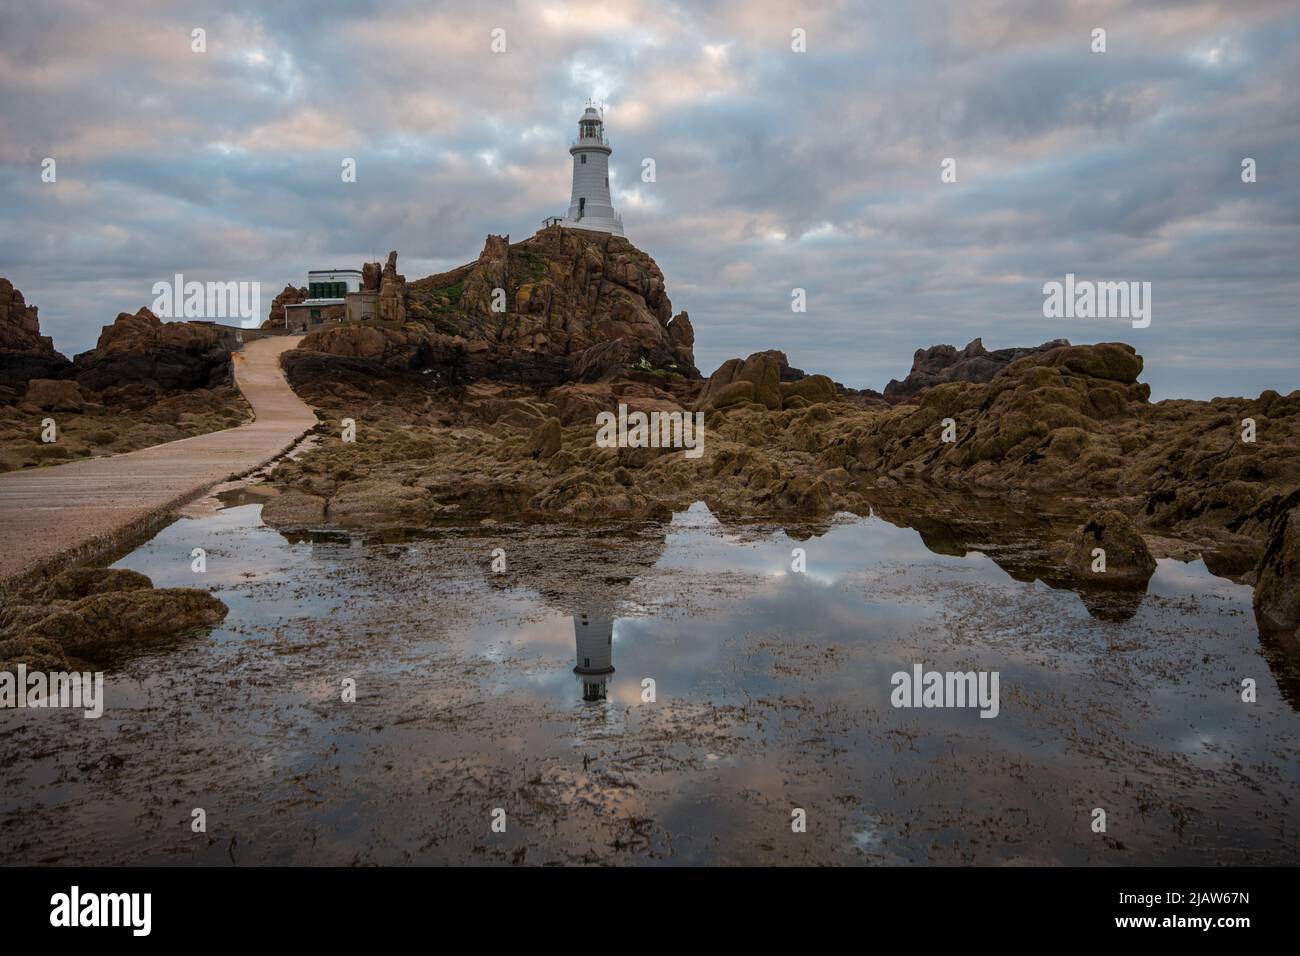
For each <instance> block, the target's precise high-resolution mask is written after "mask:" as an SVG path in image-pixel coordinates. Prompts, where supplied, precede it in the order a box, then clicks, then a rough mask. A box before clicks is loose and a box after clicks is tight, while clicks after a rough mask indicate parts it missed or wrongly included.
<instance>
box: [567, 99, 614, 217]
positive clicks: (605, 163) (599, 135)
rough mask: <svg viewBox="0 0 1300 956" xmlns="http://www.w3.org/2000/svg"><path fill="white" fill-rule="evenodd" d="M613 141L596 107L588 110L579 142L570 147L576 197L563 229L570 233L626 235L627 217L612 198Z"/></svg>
mask: <svg viewBox="0 0 1300 956" xmlns="http://www.w3.org/2000/svg"><path fill="white" fill-rule="evenodd" d="M612 152H613V150H612V149H611V148H610V145H609V140H608V139H607V138H606V137H605V120H604V118H603V117H602V116H601V115H600V111H599V110H597V109H596V107H594V106H588V107H587V108H586V109H585V110H584V111H583V113H582V118H581V119H579V120H578V138H577V139H575V140H574V141H573V144H572V145H571V146H570V147H569V155H570V156H572V157H573V193H572V195H571V197H570V199H569V212H568V215H566V216H565V217H564V220H563V222H562V223H561V225H564V226H567V227H569V228H570V229H591V230H593V231H595V232H612V233H613V234H614V235H616V236H621V235H623V217H622V216H620V215H619V214H618V213H616V212H615V211H614V206H613V203H611V202H610V198H609V154H610V153H612Z"/></svg>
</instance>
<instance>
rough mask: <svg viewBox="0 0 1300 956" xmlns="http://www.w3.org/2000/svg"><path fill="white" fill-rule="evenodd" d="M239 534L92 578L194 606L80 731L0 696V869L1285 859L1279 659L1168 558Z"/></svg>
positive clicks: (962, 541) (751, 533)
mask: <svg viewBox="0 0 1300 956" xmlns="http://www.w3.org/2000/svg"><path fill="white" fill-rule="evenodd" d="M259 513H260V505H259V504H256V503H249V504H234V505H232V506H229V507H226V508H224V509H222V510H219V511H216V512H215V513H212V514H205V515H202V516H200V517H187V518H182V519H180V520H178V521H177V522H175V523H174V524H172V525H171V526H169V527H167V528H166V529H164V530H163V531H161V532H160V533H159V534H158V535H157V536H156V537H154V538H153V539H152V540H151V541H149V542H148V543H146V544H144V545H143V546H141V547H139V548H137V549H136V550H134V551H133V552H131V553H130V554H128V555H126V556H125V557H123V558H122V559H121V560H120V561H118V562H117V564H116V565H115V566H118V567H126V568H132V569H134V570H138V571H142V572H144V573H145V574H148V575H149V576H150V577H152V578H153V580H154V583H155V584H156V585H157V586H159V587H180V586H201V587H207V588H209V589H211V590H212V591H213V593H215V594H216V595H217V596H218V597H220V598H221V599H222V600H223V601H225V602H226V604H227V605H229V607H230V614H229V616H228V617H227V619H226V621H225V622H224V624H223V625H222V626H221V627H219V628H217V629H215V630H214V631H212V632H211V633H207V634H203V635H199V636H193V637H189V638H186V639H184V640H181V641H179V642H174V643H171V644H168V645H165V646H155V647H150V648H146V649H142V650H140V651H137V652H136V653H134V654H132V655H131V656H129V657H128V658H125V659H122V660H120V661H117V662H114V664H113V665H112V667H111V668H110V669H109V670H108V674H107V678H106V682H105V696H106V706H105V714H104V716H103V718H101V719H99V720H86V719H83V718H82V716H81V714H80V712H67V711H4V712H0V768H2V776H0V839H2V841H3V845H4V847H5V853H4V860H5V862H7V863H38V864H40V863H110V864H129V863H204V864H229V863H231V862H234V863H239V864H246V863H312V864H352V863H356V864H374V863H388V864H400V863H485V864H488V863H528V864H544V863H598V864H605V863H613V864H686V863H691V864H699V863H724V864H727V863H735V864H778V863H781V864H804V863H831V864H994V865H996V864H1025V863H1030V864H1106V865H1130V864H1191V863H1204V864H1209V863H1214V864H1220V863H1221V864H1277V863H1287V864H1294V863H1296V862H1297V861H1298V860H1300V835H1298V834H1300V809H1297V808H1298V807H1300V762H1298V761H1297V744H1296V741H1297V740H1300V714H1298V713H1297V709H1296V708H1297V699H1298V697H1297V691H1296V688H1297V679H1296V673H1297V672H1296V668H1295V657H1294V654H1293V649H1291V648H1289V647H1278V646H1276V645H1274V644H1271V643H1269V642H1264V643H1261V639H1260V636H1259V633H1258V631H1257V629H1256V626H1255V619H1254V615H1253V613H1252V610H1251V590H1250V588H1249V587H1245V586H1242V585H1239V584H1235V583H1233V582H1232V581H1229V580H1227V579H1225V578H1221V577H1216V576H1215V575H1214V574H1212V573H1211V572H1210V571H1209V570H1207V568H1206V566H1205V564H1204V563H1202V562H1201V561H1194V562H1191V563H1182V562H1178V561H1174V560H1169V559H1165V560H1161V561H1160V563H1159V567H1158V569H1157V571H1156V573H1155V576H1154V577H1153V578H1152V580H1151V582H1150V585H1149V587H1148V588H1147V590H1146V592H1145V594H1141V593H1139V594H1134V595H1130V596H1127V597H1123V598H1115V597H1113V596H1103V597H1101V598H1099V597H1097V596H1096V595H1089V594H1084V595H1080V594H1079V593H1076V592H1075V591H1072V590H1069V589H1067V588H1065V587H1060V586H1057V587H1053V586H1051V585H1049V584H1048V583H1044V582H1045V581H1054V578H1053V577H1052V575H1051V574H1050V573H1048V572H1044V573H1042V574H1039V573H1038V572H1036V571H1035V570H1034V568H1035V564H1034V555H1035V554H1036V553H1037V552H1036V550H1035V541H1034V536H1035V531H1034V525H1033V521H1032V520H1031V519H1028V518H1026V519H1025V520H1024V521H1022V522H1021V523H1020V524H1015V523H1014V522H1012V523H1011V524H1010V525H1007V523H1006V522H1001V523H998V524H997V526H994V525H993V524H986V525H983V526H980V525H976V526H975V527H976V530H975V531H971V530H970V528H971V526H970V525H969V524H967V525H964V526H963V528H964V529H965V530H964V531H963V532H962V533H949V531H936V528H935V526H934V520H935V519H934V516H933V515H926V516H917V517H916V519H915V520H914V521H910V522H909V521H900V520H899V519H898V517H897V516H896V515H892V516H891V520H892V522H893V523H891V522H890V521H886V520H884V519H882V518H880V517H876V516H872V517H867V518H861V517H854V516H849V515H842V516H839V517H837V518H836V519H835V520H833V521H830V522H824V523H823V524H822V525H821V526H819V527H816V528H790V529H783V528H780V527H774V526H771V525H752V524H741V525H734V526H731V525H728V526H724V525H722V524H720V523H719V522H718V521H717V520H715V519H714V517H713V516H712V515H710V514H709V513H708V511H707V510H706V509H705V508H704V507H703V506H702V505H696V506H695V507H693V508H691V509H690V510H689V511H687V512H684V513H682V514H679V515H677V516H675V517H674V518H673V520H672V521H671V522H670V523H668V524H664V525H642V526H637V527H635V528H610V529H600V530H592V529H577V528H571V529H564V528H552V527H547V528H534V527H518V526H507V525H501V526H494V527H486V528H485V527H472V528H450V527H449V528H442V529H435V530H429V531H423V532H420V533H402V534H399V533H387V534H381V533H373V534H344V533H340V532H321V533H312V534H282V533H279V532H276V531H274V530H271V529H269V528H267V527H265V526H263V525H262V524H261V521H260V518H259ZM908 523H911V524H912V525H913V526H915V527H922V528H923V529H924V534H923V533H922V532H919V531H917V530H913V527H908V526H907V524H908ZM985 532H987V533H985ZM985 539H986V540H985ZM194 548H203V549H204V550H205V551H206V555H207V557H206V562H207V569H206V571H205V572H203V573H202V574H196V573H195V572H194V571H193V570H192V569H191V552H192V549H194ZM497 549H500V550H499V551H498V550H497ZM795 549H801V551H802V554H803V560H804V561H805V562H806V570H805V571H803V572H802V573H799V572H795V571H793V570H792V562H794V561H795V560H796V558H797V555H796V554H795ZM940 552H942V553H940ZM494 560H495V561H496V566H497V568H500V567H501V562H502V560H504V570H494ZM1057 583H1058V584H1059V582H1057ZM915 664H921V665H923V666H924V668H925V669H927V670H939V671H962V672H965V671H976V672H981V671H982V672H989V671H997V672H998V674H999V688H1000V700H999V711H998V715H997V716H996V717H995V718H993V719H985V718H981V717H980V716H979V711H978V710H977V709H974V708H925V709H899V708H895V707H894V706H892V705H891V699H890V695H891V691H892V689H893V688H892V685H891V676H892V675H893V674H894V673H895V672H899V671H902V672H907V673H909V674H910V673H911V671H912V668H913V666H914V665H915ZM1246 678H1250V679H1253V680H1254V681H1255V682H1256V686H1257V699H1256V700H1255V702H1253V703H1246V702H1243V701H1242V699H1241V686H1242V681H1243V679H1246ZM345 681H355V688H356V700H355V702H354V703H349V702H345V701H344V700H343V696H344V693H343V690H344V686H345ZM647 681H652V682H653V685H652V686H653V691H654V693H653V697H654V699H653V701H650V700H648V699H647V698H648V697H649V696H650V694H649V688H650V687H651V685H650V684H648V683H647ZM197 808H201V809H202V810H203V811H204V812H205V814H206V828H207V829H206V833H195V832H193V830H192V826H191V821H192V819H193V812H194V810H195V809H197ZM1097 808H1100V809H1103V810H1104V811H1105V814H1106V831H1105V832H1104V833H1098V832H1094V829H1093V821H1094V816H1095V815H1094V810H1095V809H1097ZM498 809H499V810H503V811H504V819H505V832H504V833H501V832H494V830H493V829H492V822H493V819H494V811H496V810H498ZM795 810H802V811H804V815H805V817H806V832H793V830H792V820H793V819H794V817H793V816H792V814H793V812H794V811H795ZM498 817H499V814H498Z"/></svg>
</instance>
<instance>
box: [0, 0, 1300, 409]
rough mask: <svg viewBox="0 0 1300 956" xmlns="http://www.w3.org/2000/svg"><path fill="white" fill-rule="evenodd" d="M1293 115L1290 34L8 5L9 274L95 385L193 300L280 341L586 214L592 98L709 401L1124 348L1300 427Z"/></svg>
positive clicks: (2, 31) (859, 10) (872, 20)
mask: <svg viewBox="0 0 1300 956" xmlns="http://www.w3.org/2000/svg"><path fill="white" fill-rule="evenodd" d="M195 28H202V29H203V30H204V31H206V45H207V50H206V52H204V53H195V52H193V51H192V49H191V46H192V43H191V36H192V31H193V30H194V29H195ZM498 28H499V29H503V30H504V31H505V41H506V50H505V52H502V53H494V52H493V51H492V49H491V44H492V32H493V30H494V29H498ZM1096 28H1102V29H1104V30H1105V31H1106V52H1105V53H1094V52H1093V51H1092V49H1091V47H1092V45H1093V38H1092V34H1093V30H1094V29H1096ZM795 29H801V30H803V31H805V34H806V38H807V39H806V47H807V49H806V52H802V53H800V52H794V51H793V50H792V49H791V43H792V40H791V38H792V31H793V30H795ZM1298 85H1300V9H1298V8H1297V5H1296V4H1295V3H1294V2H1293V0H1287V2H1267V0H1252V2H1241V0H1224V2H1221V3H1212V2H1203V3H1198V2H1186V3H1182V2H1179V3H1174V2H1147V3H1127V2H1107V0H1098V2H1091V3H1090V2H1082V0H1076V2H1069V3H1054V2H1047V0H1007V2H992V0H952V2H926V0H911V2H881V3H870V2H856V3H834V2H826V3H808V4H785V3H776V2H768V0H719V2H704V3H696V2H692V3H683V4H673V3H658V2H654V0H629V2H624V0H594V2H589V3H588V2H582V3H563V2H558V0H557V2H548V0H535V2H528V3H519V4H509V3H493V2H490V0H466V2H463V3H404V2H401V0H385V2H382V3H379V2H373V3H372V2H366V0H337V2H318V3H310V4H309V3H305V2H293V0H278V2H275V3H263V2H256V3H252V2H250V3H238V2H234V3H225V4H217V3H197V2H195V3H190V2H184V0H181V2H165V3H164V2H157V3H149V2H142V0H114V2H113V3H107V2H88V0H80V2H78V0H42V2H41V3H25V4H18V3H7V4H4V5H3V7H0V90H2V91H3V96H0V126H2V127H3V134H2V135H0V207H2V208H3V210H4V215H3V217H0V275H3V276H5V277H7V278H9V279H10V280H12V281H13V282H14V284H15V285H16V286H18V287H19V288H20V289H21V290H23V292H24V293H25V294H26V296H27V299H28V301H29V302H31V303H33V304H36V305H38V306H39V307H40V310H41V319H42V324H43V326H44V329H45V331H46V332H47V333H48V334H52V335H53V336H54V339H55V344H56V346H57V347H59V348H60V349H61V350H62V351H64V352H65V353H68V354H72V353H75V352H78V351H82V350H84V349H86V348H89V347H90V346H92V345H93V344H94V341H95V338H96V336H97V334H98V331H99V328H100V326H102V325H104V324H105V323H108V322H111V321H112V319H113V317H114V316H115V315H116V314H117V313H118V312H120V311H135V310H136V309H137V308H139V307H140V306H141V305H147V304H149V303H150V302H151V301H152V298H153V296H152V292H151V289H152V286H153V283H154V282H156V281H159V280H164V279H169V278H170V277H171V276H172V275H173V274H174V273H176V272H182V273H184V275H185V277H186V278H187V279H196V280H199V281H208V280H220V281H232V280H248V281H260V282H261V283H262V286H263V289H264V300H263V308H264V309H265V308H266V307H267V306H268V305H269V302H270V297H271V296H272V295H274V293H275V291H277V290H279V289H280V288H282V287H283V285H284V284H285V283H286V282H289V281H291V282H293V283H294V284H295V285H298V284H304V283H305V281H306V275H305V273H306V271H307V270H308V269H309V268H318V267H354V268H355V267H357V266H358V265H359V264H360V262H361V261H363V260H369V259H377V258H381V257H382V256H383V255H385V254H386V253H387V252H388V250H390V249H397V250H398V251H399V254H400V260H399V266H400V268H401V271H403V272H404V273H405V274H406V276H407V277H408V278H416V277H418V276H422V275H426V274H429V273H431V272H435V271H441V270H443V269H446V268H450V267H451V266H454V265H458V264H460V263H462V262H465V261H468V260H471V259H473V258H474V257H476V256H477V254H478V252H479V250H480V249H481V248H482V245H483V239H484V236H485V235H487V234H488V233H489V232H492V233H508V234H509V235H510V236H511V238H512V239H520V238H523V237H526V236H528V235H531V234H532V232H534V231H535V230H536V229H537V228H538V227H539V225H540V222H541V220H542V218H543V217H545V216H548V215H555V214H560V213H563V211H564V209H565V207H566V206H567V203H568V198H569V180H570V175H571V167H570V162H571V161H570V157H569V155H568V152H567V146H568V142H569V140H570V138H571V137H572V136H573V135H574V133H575V132H576V121H577V117H578V115H579V114H580V113H581V111H582V108H583V106H584V105H585V104H586V101H587V99H588V98H589V97H594V98H596V99H597V100H599V101H600V102H603V103H605V104H606V106H607V113H606V117H607V122H608V127H609V133H610V137H611V139H612V141H613V145H614V154H613V156H612V157H611V181H612V186H613V187H614V201H615V206H616V207H617V208H618V209H619V211H620V212H621V213H622V215H623V219H624V224H625V227H626V229H627V234H628V237H629V238H630V239H631V240H632V241H633V242H634V243H636V244H637V245H638V246H639V247H640V248H642V249H644V250H645V251H646V252H648V253H650V254H651V255H652V256H654V257H655V259H656V260H657V261H658V262H659V265H660V266H661V267H662V269H663V271H664V274H665V276H666V277H667V282H668V291H669V294H670V296H671V297H672V300H673V303H674V306H675V308H676V309H679V310H680V309H686V310H688V311H689V312H690V314H691V319H692V321H693V323H694V325H695V329H696V336H697V340H696V356H697V364H698V365H699V366H700V368H701V369H702V370H703V371H704V372H705V373H706V374H707V373H708V372H710V371H712V370H713V369H714V368H715V367H716V366H717V365H718V364H720V363H721V362H722V361H723V360H725V359H727V358H729V357H731V356H736V355H746V354H748V353H749V352H752V351H756V350H758V349H762V348H780V349H784V350H785V351H786V352H787V353H788V355H789V356H790V360H791V362H792V363H793V364H795V365H797V366H800V367H802V368H804V369H807V370H809V371H823V372H827V373H829V374H831V375H833V376H834V377H835V378H836V379H838V380H840V381H842V382H845V383H846V384H849V385H854V386H860V387H863V386H866V387H875V388H879V387H881V386H883V385H884V383H885V382H886V381H887V380H888V379H889V378H890V377H902V376H903V375H904V374H905V373H906V371H907V370H908V368H909V367H910V365H911V358H912V353H913V351H914V350H915V349H916V348H917V347H919V346H927V345H932V344H934V343H938V342H947V343H951V344H954V345H957V346H959V347H960V346H962V345H964V344H965V343H966V342H967V341H969V340H970V339H972V338H974V337H976V336H982V337H983V339H984V343H985V345H986V346H988V347H989V348H1001V347H1005V346H1010V345H1031V344H1037V343H1039V342H1042V341H1045V340H1047V339H1051V338H1057V337H1066V338H1069V339H1070V340H1071V341H1076V342H1093V341H1114V340H1121V341H1128V342H1131V343H1132V344H1133V345H1135V346H1136V347H1137V349H1138V350H1139V351H1140V352H1141V353H1142V354H1143V355H1145V356H1146V359H1147V372H1146V373H1145V376H1144V378H1145V379H1146V380H1147V381H1149V382H1151V383H1152V386H1153V389H1154V391H1155V397H1157V398H1164V397H1184V396H1186V397H1210V396H1212V395H1216V394H1250V395H1254V394H1257V393H1258V392H1259V391H1260V390H1261V389H1263V388H1268V387H1272V388H1277V389H1278V390H1280V391H1290V390H1292V389H1294V388H1297V387H1300V335H1298V334H1297V324H1298V323H1297V311H1296V309H1297V297H1298V294H1300V185H1297V174H1298V173H1300V96H1298V95H1297V92H1296V89H1297V86H1298ZM46 157H51V158H54V159H55V161H56V163H57V166H56V170H57V181H56V182H54V183H44V182H42V180H41V164H42V160H43V159H44V158H46ZM344 157H352V158H355V159H356V163H357V181H356V182H355V183H344V182H342V177H341V176H340V169H341V162H342V160H343V158H344ZM646 157H650V158H653V159H654V160H655V164H656V171H657V181H656V182H654V183H645V182H642V181H641V168H642V160H643V158H646ZM946 157H952V158H954V159H955V160H956V164H957V166H956V170H957V182H955V183H943V182H941V181H940V165H941V162H942V161H943V159H944V158H946ZM1245 157H1250V158H1252V159H1254V160H1255V161H1256V164H1257V170H1258V172H1257V176H1258V181H1257V182H1255V183H1252V184H1247V183H1243V182H1242V178H1241V163H1242V160H1243V158H1245ZM1066 273H1074V274H1075V275H1077V276H1079V277H1080V278H1089V279H1096V280H1136V281H1149V282H1151V283H1152V286H1153V299H1154V303H1153V304H1154V308H1153V317H1152V322H1151V325H1150V327H1149V328H1146V329H1134V328H1132V327H1131V325H1130V323H1128V322H1126V321H1114V320H1100V319H1091V320H1085V319H1064V318H1063V319H1047V318H1044V317H1043V312H1042V305H1043V292H1042V287H1043V284H1044V283H1045V282H1048V281H1052V280H1061V279H1063V278H1064V276H1065V274H1066ZM794 288H803V289H805V290H806V293H807V312H806V313H802V314H798V313H794V312H792V311H791V290H792V289H794Z"/></svg>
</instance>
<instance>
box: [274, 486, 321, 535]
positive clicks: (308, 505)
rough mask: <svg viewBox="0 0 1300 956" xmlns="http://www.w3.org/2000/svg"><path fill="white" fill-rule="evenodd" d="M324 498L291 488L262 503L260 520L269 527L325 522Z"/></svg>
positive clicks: (303, 525)
mask: <svg viewBox="0 0 1300 956" xmlns="http://www.w3.org/2000/svg"><path fill="white" fill-rule="evenodd" d="M325 508H326V499H325V498H323V497H321V496H320V495H313V494H308V493H306V492H303V491H299V490H297V489H294V488H291V489H289V490H287V491H284V492H281V493H280V494H278V495H276V496H275V497H274V498H272V499H271V500H270V501H268V502H267V503H266V504H264V505H262V522H263V524H265V525H267V526H268V527H271V528H310V527H315V526H318V525H322V524H324V523H325Z"/></svg>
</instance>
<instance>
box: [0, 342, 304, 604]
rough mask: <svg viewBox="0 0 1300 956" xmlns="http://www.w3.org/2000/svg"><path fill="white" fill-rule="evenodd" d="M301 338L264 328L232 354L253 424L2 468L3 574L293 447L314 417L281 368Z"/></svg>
mask: <svg viewBox="0 0 1300 956" xmlns="http://www.w3.org/2000/svg"><path fill="white" fill-rule="evenodd" d="M301 338H302V337H301V336H268V337H267V338H262V339H257V340H255V341H253V342H250V343H248V344H247V345H246V346H244V349H243V351H241V352H235V353H233V364H234V369H235V382H236V384H237V385H238V386H239V390H240V391H241V392H243V394H244V398H246V399H247V400H248V403H249V405H251V406H252V407H253V414H254V420H253V421H251V422H249V423H247V424H244V425H240V426H238V427H237V428H227V429H225V430H224V431H219V432H209V433H208V434H206V435H196V436H194V437H193V438H183V439H181V440H180V441H174V442H168V443H167V444H165V445H155V446H153V447H152V448H142V449H140V450H139V451H133V452H128V453H126V454H123V455H113V456H110V457H106V458H90V459H83V460H81V461H73V462H68V463H67V464H65V465H55V466H51V467H46V468H36V469H32V470H30V471H16V472H9V473H7V474H2V475H0V582H7V581H10V580H13V579H15V578H25V577H28V576H31V575H33V574H39V573H41V572H42V571H43V570H45V569H51V568H57V567H59V566H61V565H63V564H65V563H68V562H71V561H76V560H78V559H87V558H93V557H95V556H97V555H98V554H100V553H102V552H105V551H108V550H111V549H112V548H113V547H115V546H117V545H120V544H122V543H124V542H126V541H127V540H128V539H130V538H131V537H133V536H134V535H137V534H142V533H145V532H147V531H148V530H150V528H151V527H154V526H157V525H159V524H161V523H162V522H164V521H165V520H166V519H167V518H168V516H169V515H170V514H171V513H172V512H173V511H174V510H175V509H176V508H178V507H180V506H181V505H183V504H185V503H186V502H187V501H189V500H191V499H193V498H196V497H198V496H199V495H201V494H202V493H203V492H205V491H206V490H207V489H209V488H211V487H212V486H213V485H216V484H218V483H220V482H222V481H225V480H226V479H228V478H231V477H234V476H238V475H242V474H245V473H246V472H249V471H252V470H254V469H256V468H258V467H259V466H261V465H263V464H265V463H266V462H268V461H270V460H271V459H272V458H274V457H276V456H277V455H278V454H280V453H281V452H282V451H284V450H286V449H287V448H288V447H290V446H291V445H292V444H293V443H294V442H296V441H297V440H298V438H300V437H301V436H302V434H303V433H304V432H306V431H307V430H308V429H310V428H311V427H312V426H313V425H315V424H316V415H315V414H314V413H313V412H312V410H311V408H310V406H308V405H307V404H306V403H305V402H303V401H302V400H301V399H300V398H298V396H297V395H295V394H294V393H293V390H292V389H291V388H289V383H288V382H287V381H285V378H284V373H283V372H282V371H281V369H280V353H282V352H285V351H287V350H288V349H291V348H294V347H295V346H296V345H297V344H298V342H299V341H300V340H301ZM55 417H56V418H57V416H55Z"/></svg>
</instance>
